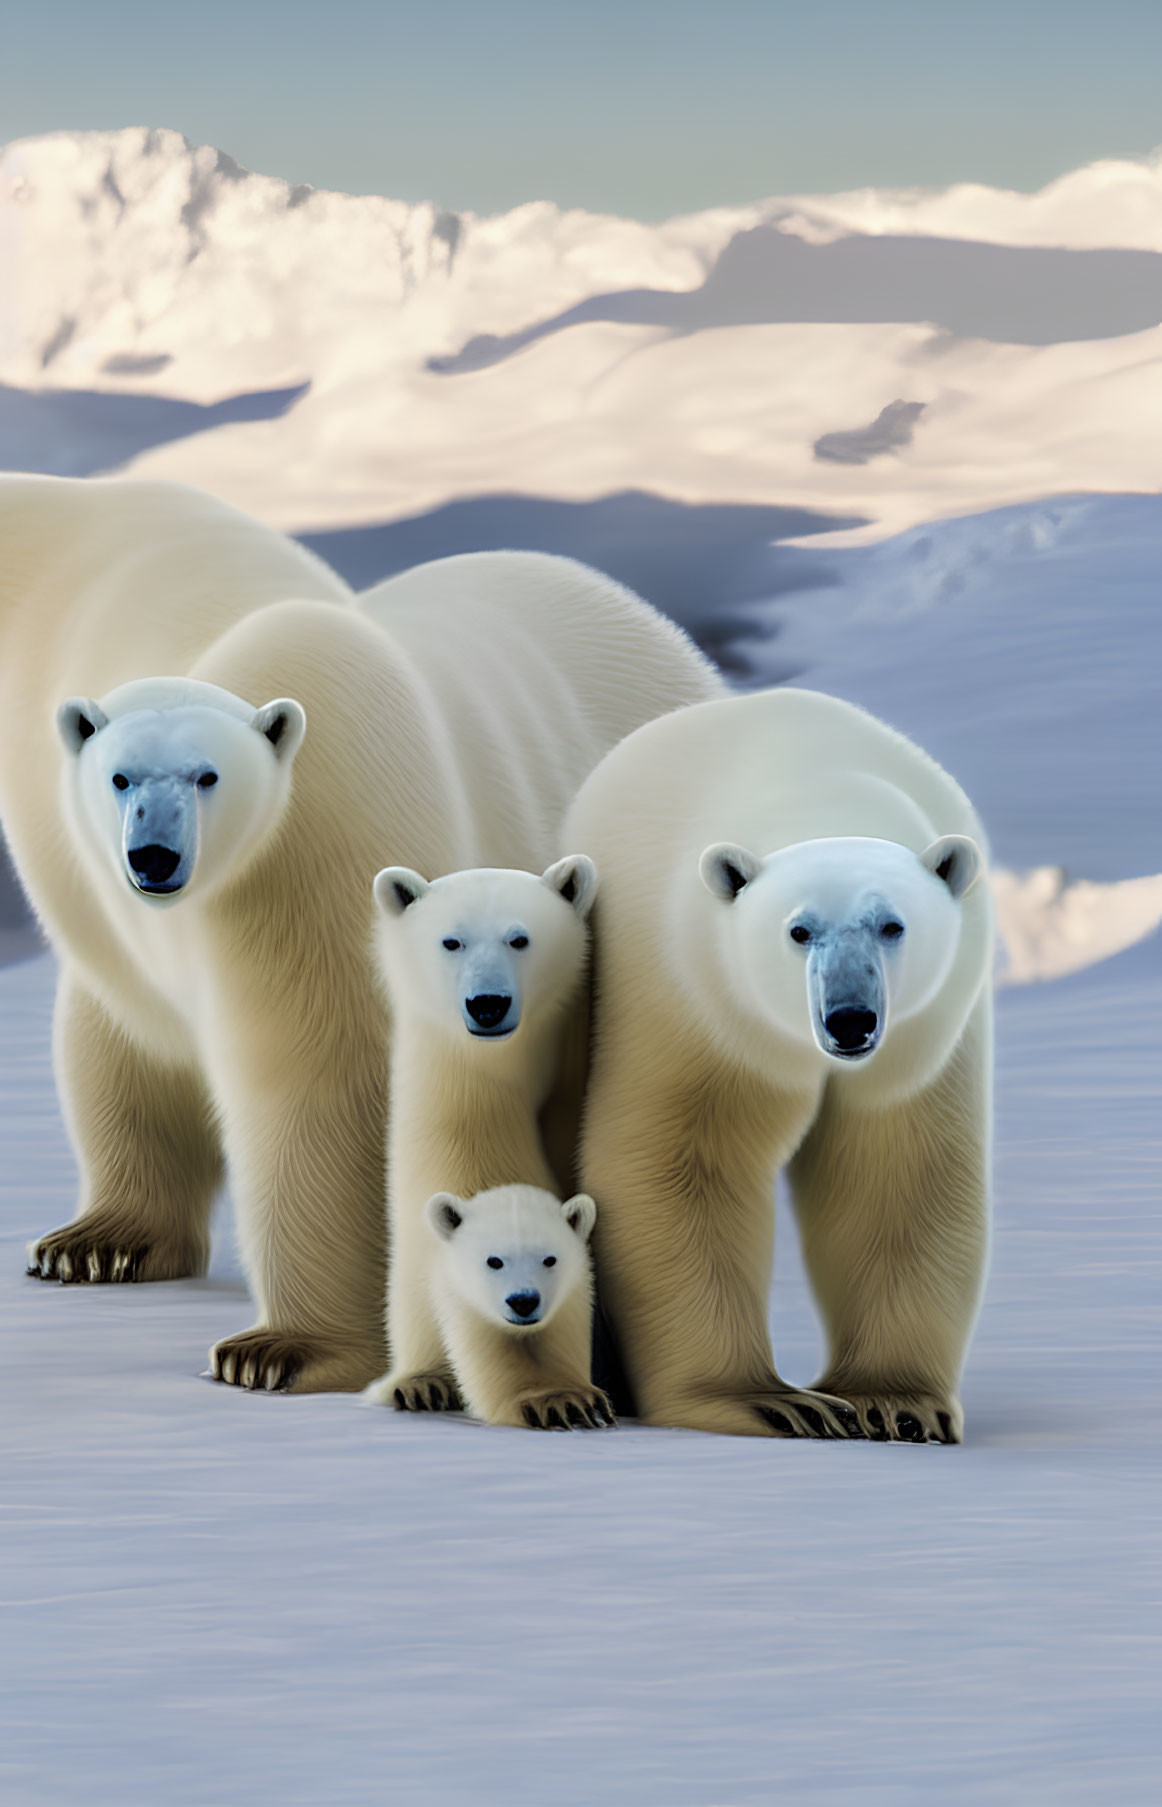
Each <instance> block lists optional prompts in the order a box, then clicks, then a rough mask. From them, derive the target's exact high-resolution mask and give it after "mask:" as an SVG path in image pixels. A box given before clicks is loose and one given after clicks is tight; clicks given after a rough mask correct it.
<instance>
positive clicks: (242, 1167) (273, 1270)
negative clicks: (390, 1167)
mask: <svg viewBox="0 0 1162 1807" xmlns="http://www.w3.org/2000/svg"><path fill="white" fill-rule="evenodd" d="M384 1093H385V1088H384V1087H383V1086H382V1085H381V1084H379V1083H377V1081H376V1076H375V1074H374V1073H373V1072H371V1071H369V1069H368V1066H367V1064H366V1063H363V1064H360V1063H358V1062H356V1061H355V1060H352V1059H348V1060H342V1059H341V1058H339V1057H338V1056H336V1057H335V1059H334V1064H332V1065H329V1066H328V1067H327V1068H326V1069H325V1071H324V1072H319V1071H316V1072H315V1073H314V1074H313V1075H312V1076H311V1077H310V1078H309V1079H308V1080H307V1081H306V1082H305V1083H304V1084H303V1085H301V1086H298V1087H296V1088H295V1089H294V1090H286V1091H274V1092H272V1091H269V1090H266V1089H262V1090H250V1091H247V1092H246V1093H245V1094H243V1096H242V1097H241V1098H239V1099H237V1100H236V1101H235V1102H234V1103H233V1104H231V1105H230V1106H229V1108H228V1110H227V1113H226V1122H225V1135H226V1147H227V1154H228V1157H229V1164H230V1176H231V1186H232V1190H233V1193H234V1205H235V1216H236V1220H237V1224H238V1236H239V1243H240V1245H241V1250H242V1255H243V1259H244V1262H245V1264H246V1268H247V1273H248V1277H249V1279H250V1283H251V1287H252V1290H253V1292H254V1295H255V1301H256V1303H257V1306H258V1311H259V1323H258V1324H257V1325H256V1326H255V1327H254V1328H253V1329H252V1330H249V1331H244V1332H242V1334H241V1335H239V1336H232V1337H226V1338H225V1339H224V1340H223V1341H222V1342H220V1343H217V1344H216V1345H215V1347H214V1348H213V1349H212V1350H211V1351H210V1372H211V1374H212V1375H213V1377H214V1379H216V1380H221V1381H224V1382H226V1383H227V1384H228V1385H233V1386H241V1387H247V1388H250V1389H253V1390H254V1391H261V1390H267V1391H278V1392H288V1391H289V1392H296V1393H313V1392H332V1391H334V1392H352V1391H356V1390H358V1389H359V1388H361V1387H364V1386H366V1385H367V1383H368V1382H369V1381H370V1380H372V1379H373V1378H374V1377H375V1375H377V1374H381V1373H382V1372H383V1368H384V1366H385V1354H386V1351H385V1346H384V1336H383V1289H384V1265H385V1263H384V1240H385V1238H384V1221H383V1116H384V1109H385V1105H384Z"/></svg>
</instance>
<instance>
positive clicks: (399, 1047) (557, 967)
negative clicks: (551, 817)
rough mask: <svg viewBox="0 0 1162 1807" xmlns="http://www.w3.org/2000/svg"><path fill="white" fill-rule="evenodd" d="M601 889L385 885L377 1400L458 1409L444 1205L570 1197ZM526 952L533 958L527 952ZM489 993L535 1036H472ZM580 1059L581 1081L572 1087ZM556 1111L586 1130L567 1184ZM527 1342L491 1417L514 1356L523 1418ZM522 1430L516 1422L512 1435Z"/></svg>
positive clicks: (507, 880)
mask: <svg viewBox="0 0 1162 1807" xmlns="http://www.w3.org/2000/svg"><path fill="white" fill-rule="evenodd" d="M595 883H596V879H595V874H594V870H593V865H592V862H591V861H590V860H588V859H586V858H585V857H584V856H581V857H579V858H567V859H564V860H561V861H558V862H557V863H555V864H554V865H553V866H551V867H550V868H549V869H548V871H547V872H545V873H544V874H543V875H542V876H541V877H540V878H538V877H536V876H535V875H534V874H533V873H531V872H515V871H497V870H488V869H484V870H476V871H468V872H454V873H451V874H450V875H449V876H447V877H445V878H440V879H437V880H436V881H435V882H434V883H432V884H427V883H426V882H425V881H424V880H423V879H422V878H421V877H420V876H419V875H418V874H416V873H414V872H413V873H408V872H406V871H404V870H403V869H401V868H398V867H397V868H390V869H388V870H385V871H383V872H381V873H380V874H379V875H378V877H377V879H376V881H375V894H376V898H377V901H378V903H379V918H378V924H377V929H376V950H377V954H378V960H379V967H380V973H381V976H382V978H383V981H384V984H385V987H386V990H387V993H388V997H389V999H390V1003H391V1018H392V1048H393V1060H392V1074H391V1096H390V1107H389V1131H388V1162H387V1168H388V1187H387V1191H388V1242H389V1247H390V1249H391V1260H390V1264H389V1273H388V1292H387V1324H388V1343H389V1349H390V1356H391V1371H390V1373H388V1374H387V1375H385V1376H384V1378H383V1379H382V1380H381V1381H379V1382H377V1383H376V1386H375V1387H374V1388H373V1389H372V1395H373V1397H375V1398H377V1399H378V1400H379V1401H381V1403H383V1404H386V1405H391V1404H395V1405H397V1406H399V1407H400V1408H401V1409H409V1408H415V1407H416V1406H419V1407H421V1408H422V1407H425V1406H430V1400H431V1398H432V1397H434V1396H436V1393H439V1394H440V1395H441V1396H445V1397H446V1398H447V1400H448V1402H449V1403H453V1401H454V1387H453V1376H452V1374H451V1373H450V1372H449V1370H448V1365H447V1353H446V1351H447V1349H448V1341H447V1337H446V1335H445V1334H444V1332H443V1330H442V1328H441V1325H440V1323H439V1321H438V1319H437V1316H436V1313H435V1310H434V1307H433V1303H432V1288H431V1283H430V1276H431V1268H432V1263H433V1261H434V1260H435V1258H436V1256H437V1254H438V1252H439V1246H440V1245H439V1244H438V1242H437V1241H436V1240H435V1238H434V1237H433V1236H432V1234H431V1232H430V1230H429V1228H428V1226H427V1224H426V1222H425V1216H424V1213H425V1205H426V1201H427V1200H428V1198H429V1196H430V1195H432V1194H433V1193H436V1192H438V1191H441V1190H444V1189H451V1190H452V1191H453V1192H454V1193H456V1194H457V1195H459V1196H464V1197H471V1196H472V1195H474V1194H476V1193H481V1192H486V1191H490V1190H491V1189H492V1188H495V1187H498V1186H508V1185H510V1184H511V1185H514V1186H516V1187H517V1188H518V1192H517V1193H514V1200H516V1201H517V1202H519V1193H520V1188H521V1186H522V1185H523V1187H524V1188H526V1189H528V1188H541V1189H543V1191H544V1192H551V1191H552V1189H553V1188H554V1187H555V1186H556V1185H557V1184H558V1183H559V1184H561V1185H567V1184H568V1181H569V1178H570V1172H569V1169H571V1167H572V1164H573V1159H574V1154H575V1142H576V1133H577V1124H578V1121H579V1117H580V1104H581V1099H580V1090H581V1085H580V1081H581V1079H582V1076H583V1069H582V1070H579V1069H580V1068H581V1067H582V1063H581V1062H580V1061H579V1060H578V1058H577V1056H578V1054H580V1053H583V1050H584V1043H585V1037H586V1033H587V1020H588V1017H587V1010H586V997H587V994H586V991H585V988H584V986H583V980H584V977H585V973H586V966H587V960H588V952H589V937H588V932H587V928H586V919H587V917H588V914H589V909H590V906H591V904H592V901H593V894H594V889H595ZM565 892H567V893H568V899H567V898H566V896H565V895H564V893H565ZM408 900H410V901H408ZM514 941H515V942H517V943H521V942H523V943H524V944H525V945H523V946H520V945H518V946H516V947H514V946H513V945H512V944H513V942H514ZM445 942H452V943H454V944H455V945H454V946H451V947H448V946H445ZM482 980H483V984H484V986H485V987H486V988H490V989H492V990H495V989H496V988H497V987H499V986H502V985H503V987H504V989H505V991H506V992H512V993H514V994H515V997H516V999H517V1006H518V1008H519V1022H517V1024H516V1027H515V1028H513V1029H512V1030H511V1032H510V1033H508V1034H507V1035H505V1036H504V1037H503V1039H491V1038H490V1039H484V1038H481V1037H479V1036H477V1035H475V1034H472V1033H470V1031H469V1027H468V1024H469V1023H470V1022H471V1018H470V1017H467V1020H466V1011H465V997H466V996H470V995H471V994H472V993H473V992H474V991H475V990H476V989H477V988H478V986H479V984H480V983H481V981H482ZM506 1020H507V1019H506ZM566 1055H567V1056H568V1057H569V1060H570V1065H569V1069H568V1071H567V1072H565V1073H563V1072H562V1064H563V1057H565V1056H566ZM553 1095H555V1096H556V1099H557V1100H558V1109H559V1110H563V1109H567V1110H568V1113H569V1116H570V1118H571V1132H570V1133H569V1134H568V1135H567V1136H566V1137H565V1138H564V1142H565V1146H564V1148H563V1149H562V1150H561V1153H562V1154H563V1156H564V1163H563V1164H564V1165H565V1168H566V1170H565V1171H564V1172H562V1173H561V1174H560V1175H557V1174H555V1173H554V1171H553V1165H552V1161H551V1155H550V1153H549V1152H547V1151H546V1148H545V1144H544V1140H543V1136H542V1121H541V1118H542V1112H543V1111H544V1110H545V1108H546V1106H547V1105H548V1103H549V1101H550V1097H551V1096H553ZM566 1097H567V1102H566ZM536 1196H537V1197H540V1196H542V1193H541V1192H538V1193H537V1194H536ZM514 1209H515V1204H514ZM462 1240H463V1241H464V1242H467V1240H468V1238H467V1237H464V1238H463V1239H462ZM518 1342H519V1339H516V1340H514V1339H513V1338H506V1339H504V1340H503V1343H502V1344H501V1345H498V1351H497V1354H496V1355H495V1356H494V1358H493V1359H492V1362H491V1369H492V1380H491V1382H490V1391H489V1399H490V1401H491V1405H490V1410H489V1412H488V1413H486V1414H485V1415H486V1416H494V1415H495V1413H496V1412H497V1411H499V1410H500V1407H499V1405H498V1404H497V1400H498V1398H499V1392H498V1389H499V1388H500V1385H501V1372H500V1370H501V1365H502V1361H503V1354H504V1350H507V1351H508V1354H509V1358H510V1365H511V1367H512V1370H513V1372H512V1383H511V1385H510V1387H509V1389H508V1399H509V1404H510V1406H511V1408H512V1411H516V1410H517V1407H516V1405H515V1404H514V1403H513V1402H514V1401H515V1400H516V1399H517V1396H518V1394H520V1393H521V1391H522V1389H523V1388H525V1387H526V1385H527V1376H526V1370H527V1366H528V1363H527V1359H526V1358H525V1357H522V1356H521V1355H520V1354H519V1352H518V1346H517V1345H518ZM574 1378H578V1376H577V1375H576V1374H575V1376H574ZM584 1378H585V1379H586V1380H587V1378H588V1355H586V1368H585V1375H584ZM433 1383H437V1384H436V1387H435V1390H433ZM517 1416H518V1419H519V1412H518V1414H517ZM516 1421H517V1420H515V1419H513V1418H512V1416H511V1411H510V1413H509V1417H508V1418H506V1419H505V1422H516Z"/></svg>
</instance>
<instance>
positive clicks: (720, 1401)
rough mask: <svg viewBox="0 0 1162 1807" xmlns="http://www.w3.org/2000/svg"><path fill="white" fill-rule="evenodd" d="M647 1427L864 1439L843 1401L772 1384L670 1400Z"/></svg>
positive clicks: (729, 1434)
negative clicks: (666, 1426)
mask: <svg viewBox="0 0 1162 1807" xmlns="http://www.w3.org/2000/svg"><path fill="white" fill-rule="evenodd" d="M648 1422H649V1423H651V1424H672V1425H677V1426H679V1427H681V1428H682V1429H685V1430H695V1431H713V1432H716V1433H717V1434H718V1435H719V1436H726V1437H813V1438H835V1439H842V1438H847V1437H863V1436H864V1435H865V1432H864V1429H863V1427H862V1425H861V1424H860V1421H859V1416H858V1414H857V1413H856V1411H855V1410H854V1409H853V1408H852V1407H851V1406H850V1405H849V1404H848V1403H847V1401H846V1399H839V1398H836V1397H835V1396H834V1395H833V1394H830V1393H818V1392H815V1391H813V1390H809V1389H807V1388H806V1387H788V1386H784V1385H783V1384H782V1382H780V1381H777V1380H776V1381H772V1383H771V1385H770V1386H769V1387H763V1388H762V1389H761V1390H759V1389H749V1388H748V1389H746V1390H745V1391H744V1390H742V1389H740V1390H739V1391H738V1392H737V1393H721V1394H719V1393H713V1394H712V1393H707V1394H703V1395H700V1396H695V1397H690V1396H689V1395H687V1396H686V1397H684V1398H682V1399H675V1400H673V1401H671V1402H670V1403H669V1404H668V1405H665V1406H662V1405H659V1406H657V1407H655V1408H654V1409H653V1410H652V1411H650V1412H649V1414H648Z"/></svg>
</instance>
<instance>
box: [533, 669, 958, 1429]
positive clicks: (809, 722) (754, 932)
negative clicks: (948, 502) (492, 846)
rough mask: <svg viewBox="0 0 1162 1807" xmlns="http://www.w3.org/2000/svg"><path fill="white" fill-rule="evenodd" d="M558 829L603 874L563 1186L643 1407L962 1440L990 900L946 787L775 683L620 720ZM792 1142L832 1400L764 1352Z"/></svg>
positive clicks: (741, 1424) (932, 773)
mask: <svg viewBox="0 0 1162 1807" xmlns="http://www.w3.org/2000/svg"><path fill="white" fill-rule="evenodd" d="M565 834H566V836H567V838H568V841H569V842H570V843H571V844H574V845H580V846H584V847H585V848H587V849H588V850H589V852H590V853H591V854H592V855H593V857H594V859H595V860H596V862H597V865H598V867H599V869H600V872H601V900H600V904H599V907H598V918H599V920H598V922H597V937H596V949H597V955H596V963H597V974H596V993H597V998H598V1006H597V1021H596V1045H595V1051H594V1065H593V1071H592V1076H591V1080H590V1090H589V1096H588V1102H587V1107H586V1126H585V1134H584V1142H583V1150H582V1163H581V1179H582V1184H583V1185H584V1186H585V1188H586V1190H587V1191H589V1192H592V1193H593V1194H594V1196H595V1197H597V1198H598V1199H599V1200H600V1201H601V1221H602V1231H601V1246H600V1249H599V1251H598V1284H599V1286H600V1289H601V1293H602V1297H603V1300H604V1302H605V1304H606V1307H607V1309H608V1310H609V1311H610V1314H611V1317H612V1321H613V1325H614V1329H615V1332H616V1333H617V1335H618V1337H619V1340H620V1343H621V1348H622V1354H623V1356H624V1359H625V1362H626V1367H627V1370H628V1374H629V1379H630V1381H631V1384H632V1385H633V1387H634V1389H635V1392H636V1395H637V1402H638V1406H639V1409H640V1411H641V1412H642V1414H643V1415H644V1416H645V1417H646V1418H647V1419H649V1420H651V1421H652V1422H654V1423H662V1424H680V1425H692V1426H695V1427H698V1428H702V1429H706V1430H715V1431H730V1432H739V1433H743V1434H750V1435H763V1434H767V1435H770V1434H775V1435H804V1434H807V1435H812V1434H813V1435H837V1434H838V1435H842V1434H844V1433H849V1434H854V1435H860V1434H868V1435H871V1436H875V1437H878V1438H884V1437H892V1438H904V1439H908V1440H912V1441H922V1440H924V1439H925V1438H935V1439H940V1440H942V1441H945V1442H952V1441H957V1440H959V1438H960V1436H961V1433H962V1426H963V1415H962V1412H961V1408H960V1404H959V1401H958V1399H957V1387H958V1381H959V1375H960V1371H961V1367H962V1364H963V1359H964V1352H965V1348H966V1345H967V1342H968V1337H969V1335H970V1332H971V1328H972V1324H973V1321H974V1318H975V1315H976V1310H977V1303H978V1299H979V1295H980V1289H981V1283H982V1279H983V1275H984V1268H985V1262H986V1256H987V1248H988V1170H989V1144H990V1108H991V1107H990V1079H991V1016H990V1011H991V992H990V972H991V963H992V921H991V910H990V902H989V896H988V890H987V887H986V886H985V885H984V884H977V883H976V882H975V881H976V879H977V877H978V874H979V873H980V871H981V867H982V855H981V853H980V851H979V848H980V845H981V844H982V836H981V830H980V825H979V823H978V821H977V819H976V816H975V814H974V813H973V810H972V808H971V806H970V804H969V802H968V800H967V798H966V797H965V796H964V794H963V792H962V791H961V790H960V788H959V786H958V785H956V784H955V783H954V781H953V780H952V779H951V778H950V777H949V776H948V775H947V774H946V773H945V772H943V771H942V770H941V769H940V767H939V766H937V765H936V764H935V763H934V761H932V760H931V759H929V758H928V756H927V755H926V754H925V753H923V752H921V751H920V749H919V748H918V747H916V746H914V745H912V744H911V743H910V742H909V741H907V740H905V739H904V738H903V736H902V735H899V734H897V733H895V732H893V731H892V730H891V729H890V728H888V727H886V726H884V724H882V723H881V722H878V721H876V720H874V719H873V718H872V717H871V716H869V715H866V714H864V713H863V711H862V710H860V709H856V708H853V707H852V706H851V705H850V704H847V703H843V702H838V701H836V700H834V699H833V698H830V697H825V696H820V695H817V694H815V693H813V692H810V691H794V690H776V691H769V692H766V693H760V694H756V695H753V696H748V697H738V698H733V699H729V700H726V701H722V702H712V703H706V704H703V705H700V706H698V707H695V708H692V709H687V710H683V711H681V713H680V714H678V715H675V716H672V717H670V718H668V719H666V720H663V721H658V722H655V723H653V724H651V725H650V726H648V727H645V728H642V729H639V730H638V732H637V733H635V734H633V735H631V736H630V737H629V738H628V739H627V740H626V741H624V742H623V743H622V744H621V745H620V746H619V747H617V748H616V749H615V750H614V751H613V752H612V753H610V754H609V755H608V756H607V757H606V758H605V760H603V762H602V764H601V765H600V766H599V767H598V768H597V770H596V771H595V772H594V773H593V774H592V775H591V777H590V778H589V779H588V781H587V782H586V784H585V785H584V786H583V788H582V790H581V793H580V795H579V796H578V798H577V801H576V803H575V805H574V807H573V809H572V810H571V811H570V812H569V815H568V818H567V820H566V826H565ZM786 1163H789V1164H790V1165H789V1177H790V1182H791V1188H792V1193H793V1197H794V1203H795V1208H796V1211H797V1215H798V1220H799V1225H800V1231H801V1235H802V1243H803V1253H804V1257H805V1261H806V1265H807V1269H808V1273H809V1275H810V1278H811V1281H812V1284H813V1287H814V1291H815V1294H816V1298H817V1300H818V1303H819V1307H820V1310H821V1312H822V1315H823V1319H824V1323H825V1327H826V1331H827V1336H828V1342H829V1356H828V1361H827V1365H826V1370H825V1372H824V1374H823V1377H822V1379H821V1380H820V1381H819V1382H818V1388H819V1389H820V1390H821V1393H822V1394H823V1395H825V1397H821V1396H820V1392H815V1393H812V1392H804V1391H801V1390H797V1389H794V1388H790V1387H788V1386H787V1385H786V1384H785V1383H784V1382H783V1381H782V1380H781V1379H780V1377H779V1375H778V1373H777V1372H776V1370H775V1367H774V1363H773V1359H772V1354H771V1346H770V1340H769V1334H768V1329H767V1298H768V1291H769V1281H770V1268H771V1257H772V1232H773V1217H772V1209H771V1203H772V1201H771V1186H772V1181H773V1178H774V1175H775V1173H776V1171H777V1169H779V1168H780V1167H782V1166H783V1165H784V1164H786ZM845 1402H846V1403H845ZM853 1414H854V1415H853Z"/></svg>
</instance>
